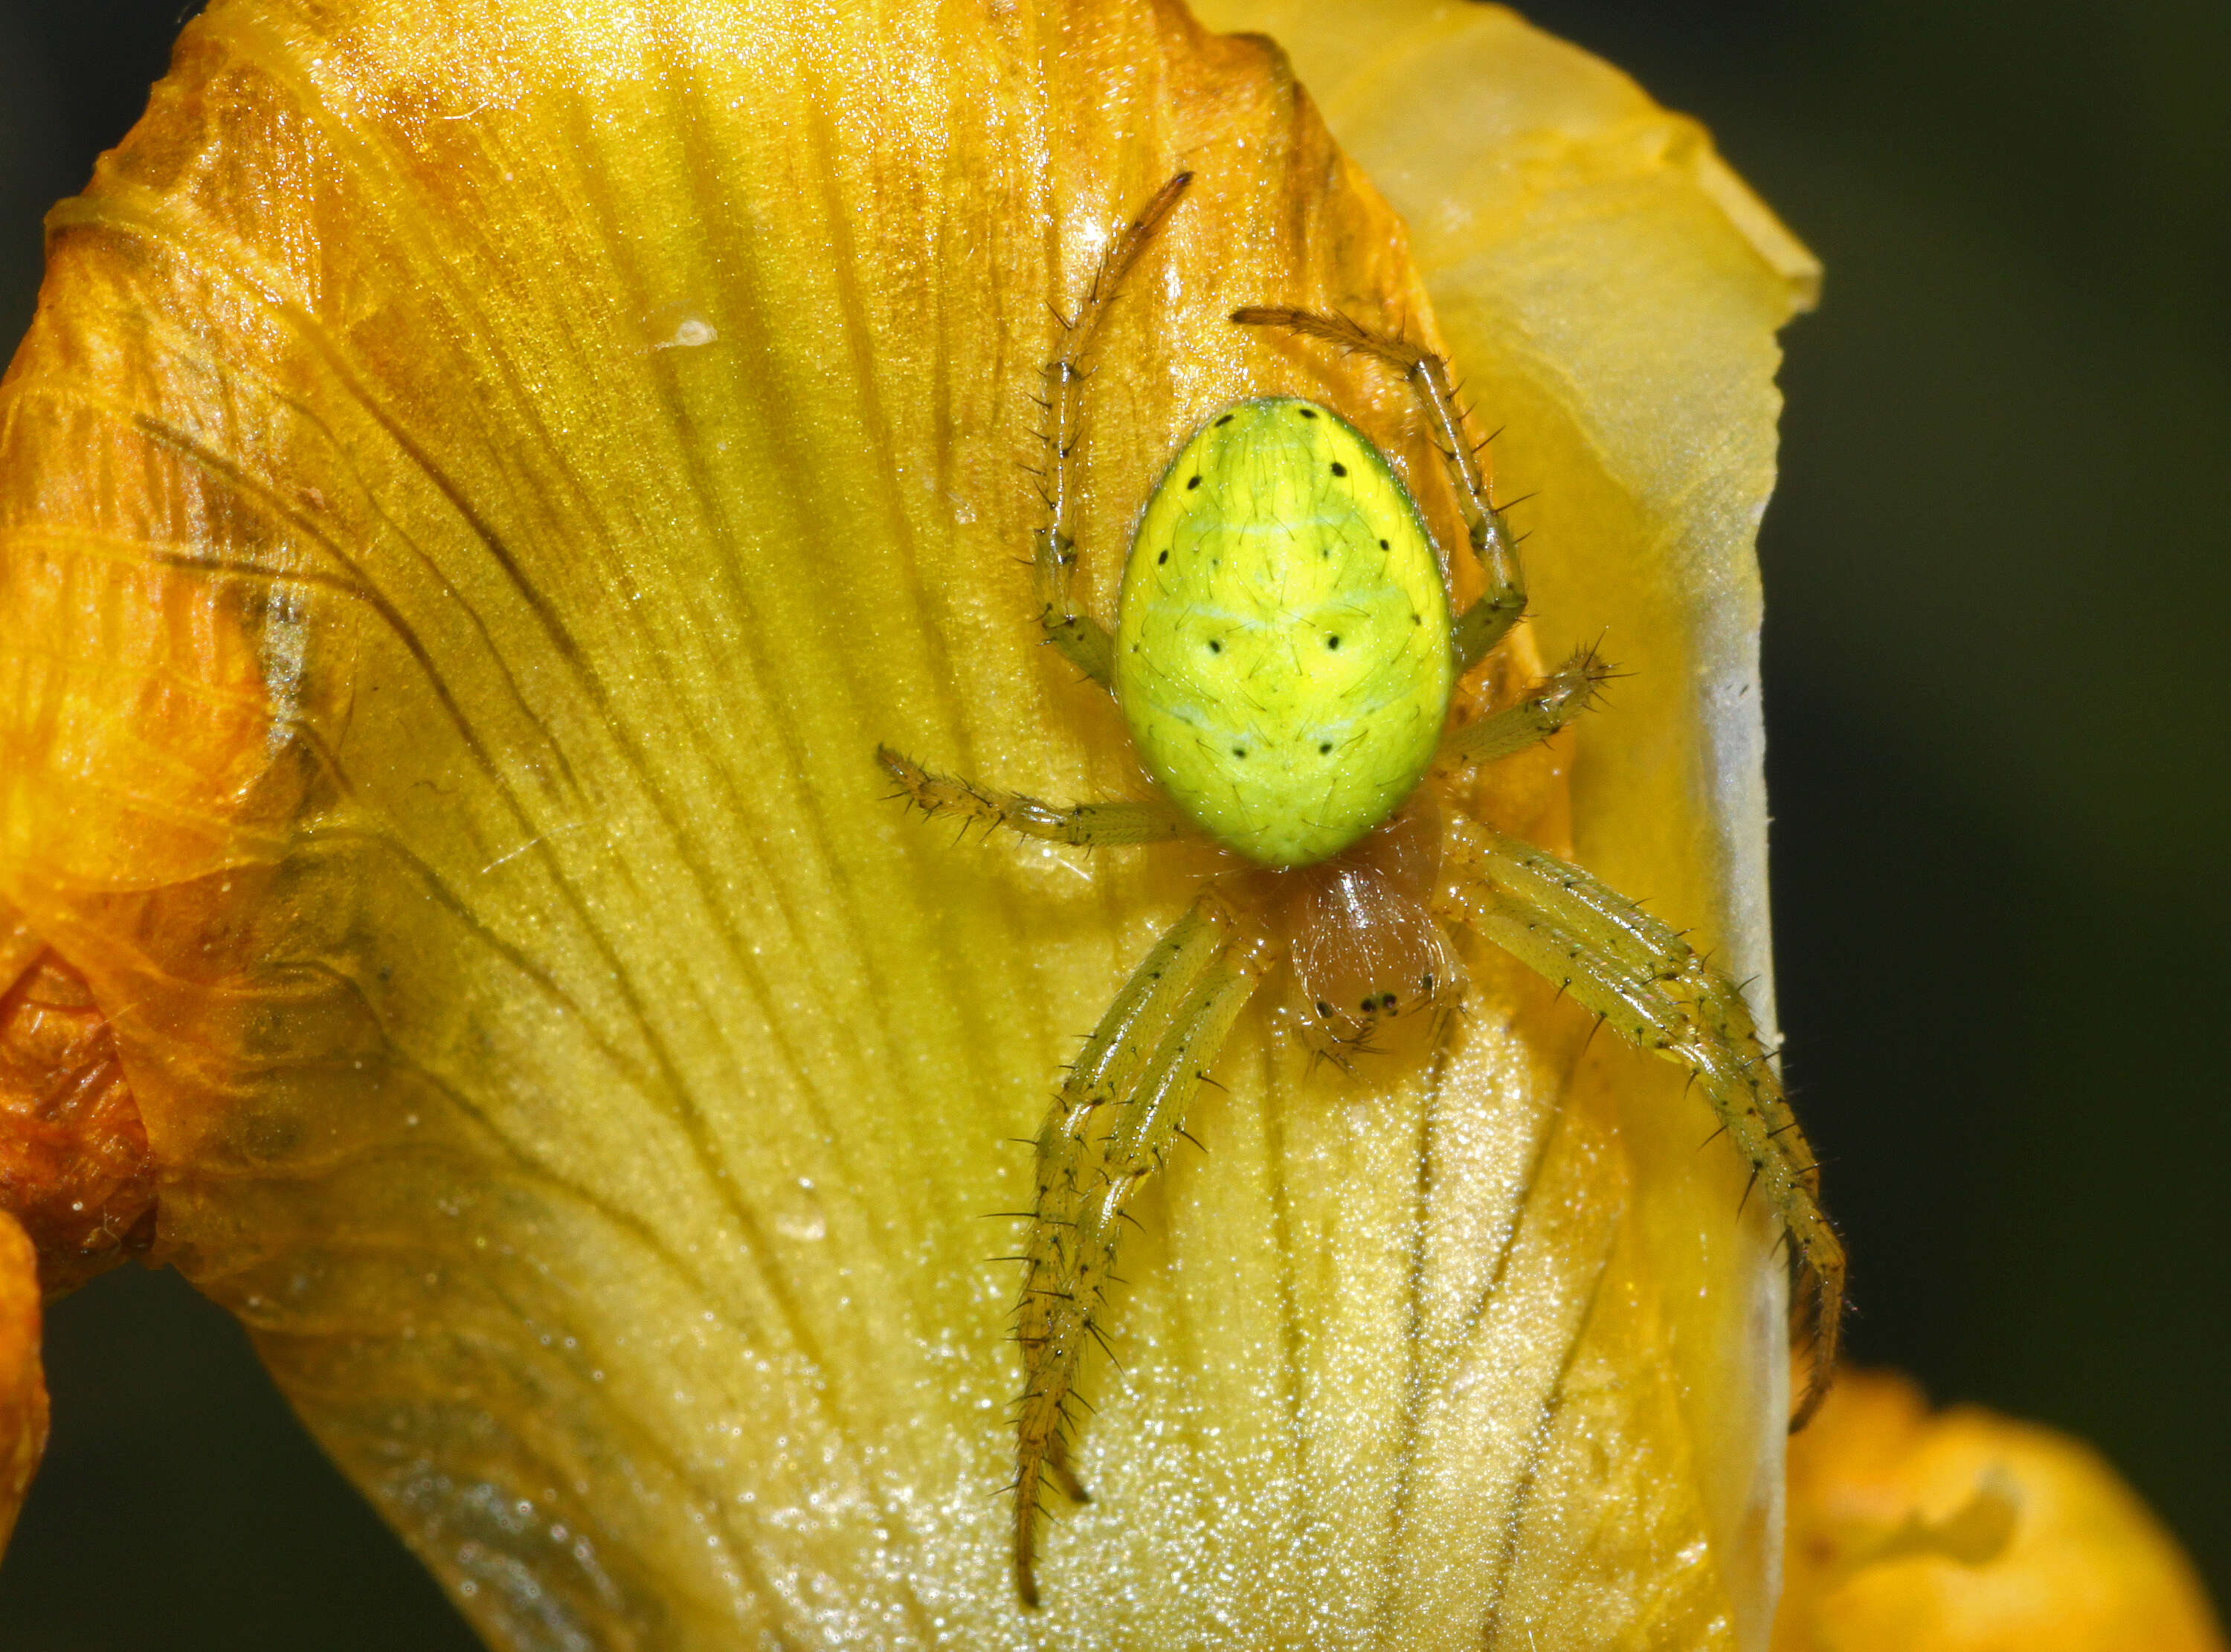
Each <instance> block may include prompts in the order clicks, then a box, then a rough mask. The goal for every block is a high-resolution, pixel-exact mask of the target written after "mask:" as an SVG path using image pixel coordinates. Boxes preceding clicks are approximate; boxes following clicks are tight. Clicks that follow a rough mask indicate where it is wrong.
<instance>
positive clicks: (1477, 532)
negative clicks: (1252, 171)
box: [1232, 305, 1526, 677]
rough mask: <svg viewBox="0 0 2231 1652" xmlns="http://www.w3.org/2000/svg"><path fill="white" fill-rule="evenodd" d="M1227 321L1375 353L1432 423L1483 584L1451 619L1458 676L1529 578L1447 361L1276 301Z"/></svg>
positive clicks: (1497, 634)
mask: <svg viewBox="0 0 2231 1652" xmlns="http://www.w3.org/2000/svg"><path fill="white" fill-rule="evenodd" d="M1232 319H1233V320H1234V321H1237V322H1238V323H1239V324H1240V325H1241V326H1249V327H1284V328H1286V329H1287V330H1288V331H1289V332H1298V333H1300V334H1301V335H1302V336H1303V337H1304V338H1308V339H1322V340H1323V341H1324V342H1325V343H1327V344H1334V345H1340V346H1341V347H1342V349H1345V350H1349V351H1355V352H1361V353H1362V354H1364V355H1367V356H1375V357H1377V358H1379V359H1380V360H1381V361H1383V362H1386V363H1387V364H1388V365H1390V366H1393V367H1396V368H1399V369H1400V371H1401V373H1402V376H1403V378H1406V379H1407V380H1408V381H1409V384H1410V388H1411V389H1412V390H1413V391H1415V392H1416V394H1417V397H1418V401H1419V405H1420V406H1421V407H1423V409H1424V410H1425V413H1426V418H1427V419H1428V420H1429V421H1430V422H1431V423H1432V428H1433V440H1434V443H1435V445H1437V446H1438V447H1439V448H1440V450H1441V456H1442V458H1443V459H1445V461H1447V462H1448V467H1449V474H1450V477H1451V479H1452V481H1454V482H1455V483H1456V494H1457V505H1458V508H1459V509H1460V510H1462V511H1463V512H1464V519H1465V532H1466V533H1468V534H1469V535H1470V536H1471V552H1472V555H1473V556H1474V557H1475V558H1478V562H1479V569H1480V572H1481V574H1482V575H1483V576H1484V577H1485V578H1486V581H1487V589H1486V590H1484V592H1482V593H1481V595H1480V598H1479V600H1478V602H1476V603H1473V604H1472V605H1471V607H1470V608H1467V609H1466V610H1465V611H1464V612H1463V613H1461V614H1459V615H1458V616H1457V617H1456V625H1455V629H1454V630H1453V632H1452V635H1451V636H1450V639H1449V646H1450V649H1451V650H1452V652H1453V653H1454V655H1455V656H1456V667H1457V675H1458V676H1459V677H1461V676H1463V675H1464V674H1465V672H1467V671H1469V670H1471V668H1473V667H1474V666H1476V665H1478V663H1479V662H1480V661H1482V660H1484V659H1485V658H1486V657H1487V651H1488V650H1489V649H1491V648H1493V647H1494V646H1495V645H1496V644H1497V642H1501V641H1502V640H1503V637H1504V633H1505V632H1507V631H1508V630H1510V628H1511V627H1512V626H1514V625H1516V623H1518V618H1519V616H1520V615H1522V614H1523V613H1524V612H1525V611H1526V575H1525V572H1524V571H1523V570H1522V569H1521V568H1520V567H1519V565H1518V548H1517V546H1516V545H1513V544H1512V543H1511V539H1510V528H1509V527H1508V526H1506V525H1505V524H1504V519H1503V513H1502V512H1500V511H1498V510H1497V509H1496V508H1495V500H1494V499H1493V496H1492V495H1491V493H1490V491H1489V488H1488V485H1487V478H1486V477H1485V476H1484V474H1482V473H1481V471H1480V468H1479V450H1478V448H1476V447H1475V446H1474V445H1473V444H1472V442H1471V438H1470V437H1469V436H1466V435H1465V428H1464V413H1463V410H1461V409H1459V408H1458V406H1457V397H1456V391H1455V390H1454V389H1453V388H1452V385H1451V384H1450V383H1449V369H1448V364H1447V363H1446V362H1445V361H1443V360H1442V359H1441V358H1439V356H1437V355H1435V354H1434V353H1433V352H1432V351H1430V350H1426V349H1424V348H1422V347H1421V346H1419V345H1413V344H1409V343H1406V342H1405V341H1404V340H1402V339H1397V338H1394V337H1392V336H1391V335H1389V334H1387V333H1381V332H1372V331H1371V330H1370V329H1369V328H1368V327H1365V326H1361V325H1359V324H1358V323H1356V322H1354V321H1351V320H1349V319H1348V318H1347V317H1346V316H1344V315H1343V316H1327V315H1318V314H1316V313H1315V312H1313V311H1310V310H1297V309H1289V308H1285V307H1279V306H1273V305H1250V306H1248V307H1246V308H1245V309H1239V310H1234V311H1233V312H1232Z"/></svg>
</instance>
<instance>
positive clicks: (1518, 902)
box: [1450, 821, 1844, 1430]
mask: <svg viewBox="0 0 2231 1652" xmlns="http://www.w3.org/2000/svg"><path fill="white" fill-rule="evenodd" d="M1450 846H1451V849H1452V858H1453V859H1455V860H1456V861H1458V862H1459V863H1460V864H1461V865H1463V866H1464V867H1465V868H1467V869H1469V870H1470V871H1471V872H1472V873H1473V874H1476V877H1475V878H1474V879H1458V880H1457V881H1454V883H1453V884H1452V898H1453V899H1454V900H1455V901H1456V904H1457V906H1458V909H1459V910H1460V911H1461V912H1462V913H1463V915H1464V918H1465V923H1466V924H1467V925H1468V926H1470V927H1471V930H1472V931H1473V932H1475V933H1476V934H1478V935H1479V936H1480V937H1481V938H1482V939H1484V940H1489V941H1491V942H1493V943H1494V944H1495V945H1497V946H1500V947H1502V948H1503V950H1504V951H1505V952H1509V953H1510V955H1511V956H1512V957H1514V958H1517V959H1518V960H1519V961H1520V962H1521V963H1523V964H1524V965H1527V966H1528V967H1529V969H1532V970H1534V971H1536V973H1538V974H1540V975H1542V976H1543V977H1545V978H1548V979H1549V980H1551V981H1555V983H1557V984H1558V985H1559V987H1560V988H1562V990H1564V991H1567V992H1568V993H1569V994H1570V995H1571V996H1572V997H1573V998H1574V999H1575V1001H1576V1002H1577V1003H1580V1004H1581V1005H1582V1006H1583V1007H1584V1008H1586V1009H1588V1010H1594V1012H1595V1013H1596V1014H1597V1015H1598V1016H1601V1017H1602V1018H1603V1020H1604V1021H1605V1022H1607V1023H1609V1025H1610V1026H1611V1028H1612V1029H1613V1031H1615V1032H1616V1033H1618V1034H1619V1035H1620V1037H1622V1038H1624V1039H1626V1041H1627V1042H1629V1043H1631V1044H1633V1045H1636V1046H1638V1047H1639V1048H1641V1049H1648V1050H1652V1051H1655V1052H1656V1053H1657V1054H1658V1055H1661V1056H1663V1057H1665V1059H1666V1060H1668V1061H1671V1062H1675V1063H1677V1064H1678V1065H1680V1066H1683V1067H1685V1068H1688V1069H1689V1071H1690V1072H1691V1073H1692V1074H1695V1075H1696V1080H1697V1084H1698V1088H1699V1089H1701V1090H1702V1091H1703V1092H1704V1099H1705V1100H1706V1101H1707V1102H1708V1103H1710V1107H1711V1109H1712V1112H1713V1113H1714V1114H1715V1115H1716V1116H1717V1118H1718V1120H1719V1121H1720V1125H1721V1127H1722V1129H1723V1130H1724V1131H1725V1132H1726V1133H1727V1136H1728V1139H1730V1141H1731V1142H1733V1143H1734V1144H1735V1147H1736V1152H1739V1153H1741V1154H1742V1155H1743V1158H1744V1159H1745V1160H1746V1161H1747V1162H1748V1163H1749V1165H1750V1167H1751V1185H1752V1186H1753V1187H1755V1188H1756V1189H1757V1190H1758V1191H1760V1192H1761V1193H1762V1195H1763V1196H1764V1197H1765V1198H1766V1200H1767V1202H1768V1204H1769V1205H1771V1206H1772V1207H1773V1209H1774V1211H1775V1214H1776V1215H1777V1216H1780V1217H1781V1219H1782V1227H1783V1229H1784V1230H1785V1231H1786V1232H1787V1233H1788V1236H1789V1243H1790V1246H1791V1249H1792V1250H1793V1251H1794V1252H1795V1255H1796V1258H1797V1260H1798V1262H1799V1264H1800V1273H1801V1279H1800V1284H1801V1286H1802V1284H1803V1283H1804V1282H1805V1281H1806V1279H1807V1278H1809V1280H1810V1282H1811V1285H1812V1287H1813V1288H1812V1290H1811V1291H1810V1292H1809V1293H1808V1294H1807V1297H1806V1309H1805V1312H1806V1313H1807V1318H1808V1320H1809V1321H1810V1330H1811V1342H1812V1347H1813V1359H1812V1369H1811V1371H1809V1372H1808V1373H1807V1379H1806V1384H1805V1392H1804V1395H1803V1397H1801V1399H1800V1400H1799V1402H1798V1404H1797V1407H1796V1410H1795V1414H1794V1415H1793V1416H1792V1417H1791V1419H1790V1423H1789V1426H1790V1428H1791V1429H1793V1430H1795V1429H1800V1428H1802V1427H1803V1426H1804V1425H1805V1424H1806V1423H1807V1422H1808V1421H1810V1420H1811V1418H1812V1416H1813V1414H1814V1411H1816V1410H1819V1409H1820V1402H1821V1400H1822V1399H1824V1398H1825V1397H1827V1391H1828V1387H1829V1384H1831V1383H1832V1382H1833V1380H1834V1378H1835V1371H1836V1357H1837V1351H1838V1347H1839V1345H1840V1341H1841V1332H1842V1321H1843V1305H1844V1247H1843V1244H1842V1242H1840V1240H1839V1239H1838V1238H1837V1237H1836V1233H1835V1229H1833V1227H1831V1226H1830V1225H1829V1222H1828V1218H1827V1214H1826V1213H1825V1212H1824V1211H1823V1210H1822V1209H1821V1207H1820V1171H1819V1169H1818V1167H1817V1166H1816V1165H1814V1160H1813V1153H1812V1150H1811V1149H1810V1148H1809V1147H1808V1146H1807V1145H1806V1142H1805V1136H1804V1133H1803V1132H1802V1131H1801V1130H1800V1129H1799V1128H1798V1126H1797V1120H1796V1115H1795V1113H1793V1112H1792V1111H1791V1110H1790V1107H1789V1102H1788V1098H1787V1097H1785V1096H1784V1095H1783V1094H1782V1081H1781V1079H1780V1077H1779V1076H1778V1075H1777V1074H1775V1070H1774V1063H1773V1062H1772V1061H1771V1060H1770V1059H1769V1057H1768V1055H1767V1052H1766V1049H1765V1047H1764V1046H1763V1045H1762V1043H1761V1042H1760V1041H1759V1037H1758V1029H1757V1026H1756V1023H1755V1022H1753V1020H1752V1019H1751V1014H1750V1009H1749V1005H1748V1004H1746V1003H1744V1002H1743V993H1742V991H1741V990H1740V989H1739V988H1737V987H1736V984H1735V983H1733V982H1732V981H1730V980H1729V979H1728V978H1726V977H1725V976H1724V975H1722V974H1721V973H1720V972H1719V971H1717V970H1715V969H1713V968H1712V967H1711V966H1710V965H1708V964H1706V963H1705V962H1704V959H1702V958H1699V957H1698V956H1697V953H1696V952H1695V951H1694V950H1693V949H1692V948H1691V946H1690V945H1689V944H1688V943H1687V942H1686V941H1685V940H1683V939H1681V938H1680V936H1679V935H1678V934H1676V933H1675V932H1673V931H1672V929H1671V928H1669V927H1667V926H1665V924H1664V923H1662V922H1660V921H1659V920H1657V919H1655V918H1652V916H1650V915H1649V914H1648V913H1646V912H1644V911H1643V910H1642V909H1641V908H1640V907H1638V906H1636V905H1635V904H1634V903H1633V901H1632V900H1628V899H1626V896H1624V895H1621V894H1619V893H1617V892H1616V891H1615V890H1613V889H1611V888H1608V887H1606V886H1605V885H1604V884H1602V883H1601V882H1600V881H1597V880H1596V879H1595V878H1594V877H1592V876H1590V875H1589V874H1588V873H1586V872H1584V871H1582V870H1581V868H1578V867H1576V866H1573V865H1570V864H1569V863H1568V862H1566V861H1561V860H1559V859H1558V858H1557V857H1556V856H1555V855H1550V854H1549V853H1547V852H1546V851H1544V850H1542V849H1536V848H1535V847H1534V846H1533V845H1532V844H1530V843H1527V842H1521V841H1520V840H1518V839H1516V838H1512V837H1507V836H1504V835H1503V834H1502V833H1500V832H1497V831H1496V830H1495V829H1493V828H1491V827H1489V826H1484V825H1482V824H1479V823H1476V822H1469V821H1454V822H1452V823H1451V826H1450ZM1483 881H1484V883H1483ZM1485 886H1491V889H1490V888H1489V887H1485ZM1745 1197H1749V1194H1748V1192H1746V1194H1745Z"/></svg>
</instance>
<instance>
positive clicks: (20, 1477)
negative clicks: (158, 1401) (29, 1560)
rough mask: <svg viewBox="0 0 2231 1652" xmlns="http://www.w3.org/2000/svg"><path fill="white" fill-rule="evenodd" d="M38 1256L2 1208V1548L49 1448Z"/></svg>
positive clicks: (0, 1440)
mask: <svg viewBox="0 0 2231 1652" xmlns="http://www.w3.org/2000/svg"><path fill="white" fill-rule="evenodd" d="M39 1318H40V1314H39V1274H38V1265H37V1253H36V1251H34V1250H33V1249H32V1248H31V1242H30V1240H29V1237H28V1236H26V1235H25V1234H24V1232H23V1229H22V1228H20V1227H18V1226H17V1225H16V1219H15V1218H14V1217H13V1216H10V1215H8V1213H7V1212H6V1211H4V1210H0V1547H4V1546H6V1544H7V1541H8V1534H9V1533H10V1532H12V1531H14V1530H15V1529H16V1513H17V1512H18V1511H20V1510H21V1509H22V1508H23V1494H24V1493H25V1492H27V1491H29V1489H30V1487H31V1475H32V1473H33V1471H34V1470H36V1468H38V1466H39V1454H40V1453H41V1452H42V1451H44V1450H45V1449H46V1446H47V1388H46V1384H45V1383H44V1382H42V1380H41V1379H40V1376H39Z"/></svg>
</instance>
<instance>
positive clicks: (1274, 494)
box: [1115, 397, 1453, 866]
mask: <svg viewBox="0 0 2231 1652" xmlns="http://www.w3.org/2000/svg"><path fill="white" fill-rule="evenodd" d="M1452 670H1453V668H1452V660H1451V657H1450V651H1449V603H1448V593H1447V590H1446V589H1445V587H1444V586H1443V584H1442V583H1441V570H1440V565H1439V560H1438V558H1436V557H1435V556H1434V554H1433V542H1432V538H1431V537H1430V536H1429V535H1428V534H1427V533H1426V526H1425V523H1424V522H1423V520H1422V519H1420V518H1419V514H1418V508H1417V507H1416V506H1415V505H1414V504H1413V503H1412V502H1411V500H1410V495H1409V493H1408V491H1407V489H1406V488H1404V487H1403V486H1402V483H1401V480H1400V478H1399V477H1397V476H1396V475H1395V474H1394V471H1393V470H1392V469H1391V468H1389V467H1388V465H1387V461H1386V460H1385V459H1384V458H1383V457H1381V455H1380V453H1379V450H1378V449H1377V448H1374V447H1373V446H1372V445H1371V443H1370V442H1368V441H1366V440H1365V439H1364V437H1363V436H1362V435H1361V433H1360V432H1358V431H1357V430H1356V429H1355V427H1353V426H1352V425H1350V424H1349V423H1348V422H1347V421H1346V420H1344V419H1342V418H1341V417H1340V416H1338V415H1336V414H1335V413H1333V412H1332V411H1331V410H1329V409H1327V408H1322V407H1319V406H1316V405H1315V404H1314V403H1309V402H1301V401H1294V400H1291V399H1289V398H1286V397H1275V398H1271V399H1266V400H1264V401H1258V402H1243V403H1239V404H1238V406H1236V407H1232V408H1229V409H1227V410H1225V411H1224V412H1222V413H1219V414H1218V415H1217V416H1215V417H1214V418H1212V419H1211V420H1210V421H1209V422H1208V423H1206V425H1204V426H1202V427H1201V429H1200V430H1199V431H1198V432H1197V433H1195V435H1194V436H1193V439H1192V440H1191V441H1189V442H1187V443H1186V445H1185V446H1184V448H1181V449H1180V451H1179V454H1178V456H1177V458H1176V459H1175V460H1174V461H1173V462H1172V463H1171V465H1170V468H1169V469H1168V470H1167V472H1166V473H1164V474H1163V476H1162V480H1161V483H1160V484H1159V485H1158V486H1157V487H1156V488H1155V489H1154V497H1153V498H1152V499H1151V500H1148V502H1147V508H1146V511H1145V513H1144V514H1143V515H1141V518H1140V519H1139V528H1138V533H1137V536H1136V537H1135V539H1133V540H1132V542H1131V554H1130V559H1129V560H1128V563H1127V564H1126V565H1125V566H1124V570H1123V595H1122V613H1121V616H1120V620H1119V623H1118V624H1117V628H1116V636H1115V695H1116V698H1117V700H1120V701H1121V702H1122V707H1123V715H1124V717H1125V719H1126V720H1128V722H1129V724H1130V726H1131V737H1132V739H1135V740H1136V741H1137V742H1138V743H1139V750H1140V752H1141V756H1142V757H1143V758H1145V760H1146V764H1147V767H1148V771H1150V772H1152V773H1153V775H1154V778H1155V779H1156V780H1158V781H1159V782H1161V785H1162V787H1163V789H1164V790H1165V791H1167V792H1168V793H1169V794H1170V797H1171V798H1172V800H1173V801H1174V802H1175V803H1177V804H1178V806H1179V807H1180V808H1181V809H1183V810H1186V812H1187V814H1189V815H1191V816H1193V819H1194V820H1196V821H1198V822H1199V823H1200V825H1201V826H1202V828H1203V829H1206V831H1207V832H1208V833H1209V834H1210V835H1211V836H1213V837H1215V838H1216V839H1217V841H1218V842H1221V843H1223V844H1224V845H1225V847H1227V848H1229V849H1236V850H1237V851H1238V852H1239V853H1240V854H1242V855H1246V856H1247V857H1248V858H1249V859H1250V860H1253V861H1260V862H1262V863H1263V864H1264V865H1266V866H1306V865H1308V864H1309V863H1310V862H1311V861H1321V860H1323V859H1324V858H1325V857H1326V856H1327V855H1335V854H1337V853H1339V852H1340V851H1341V850H1342V849H1345V848H1347V847H1348V845H1349V844H1350V843H1353V842H1355V840H1356V839H1357V838H1359V837H1361V836H1363V835H1364V833H1366V832H1368V831H1369V830H1370V829H1372V828H1373V827H1374V826H1376V825H1378V824H1380V823H1381V822H1382V821H1384V820H1386V819H1387V816H1390V815H1392V814H1393V813H1394V811H1395V810H1397V809H1399V808H1400V807H1401V806H1402V803H1403V801H1404V799H1406V798H1407V797H1409V795H1410V793H1411V792H1412V791H1413V790H1414V789H1415V788H1416V786H1417V784H1418V781H1419V777H1420V776H1422V775H1423V774H1424V773H1425V771H1426V765H1427V764H1428V763H1430V762H1432V757H1433V751H1434V748H1435V747H1436V746H1437V745H1439V741H1440V736H1441V725H1442V722H1443V720H1444V719H1445V717H1446V715H1447V713H1448V704H1449V693H1450V689H1451V687H1452Z"/></svg>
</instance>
